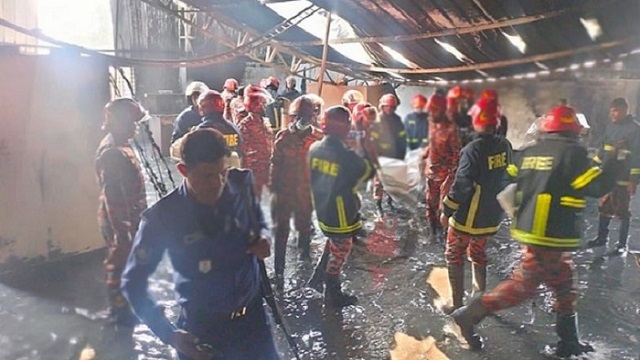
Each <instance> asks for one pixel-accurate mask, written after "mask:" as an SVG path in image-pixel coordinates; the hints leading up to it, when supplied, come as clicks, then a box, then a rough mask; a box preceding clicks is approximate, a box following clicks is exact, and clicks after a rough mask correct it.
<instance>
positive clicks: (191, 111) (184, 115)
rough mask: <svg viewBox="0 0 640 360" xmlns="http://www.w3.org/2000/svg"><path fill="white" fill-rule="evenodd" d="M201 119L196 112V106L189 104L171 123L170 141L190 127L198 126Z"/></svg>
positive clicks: (183, 133)
mask: <svg viewBox="0 0 640 360" xmlns="http://www.w3.org/2000/svg"><path fill="white" fill-rule="evenodd" d="M201 121H202V117H201V116H200V114H199V113H198V108H197V107H195V106H193V105H191V106H189V107H188V108H186V109H184V110H182V112H181V113H180V114H178V117H176V121H175V123H174V124H173V133H172V134H171V143H173V142H174V141H176V140H178V139H180V138H181V137H183V136H185V135H186V134H187V133H188V132H189V130H191V128H192V127H194V126H198V125H199V124H200V122H201Z"/></svg>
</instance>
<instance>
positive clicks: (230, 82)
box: [223, 79, 238, 91]
mask: <svg viewBox="0 0 640 360" xmlns="http://www.w3.org/2000/svg"><path fill="white" fill-rule="evenodd" d="M223 88H224V89H225V90H229V91H236V90H238V80H236V79H227V80H225V81H224V86H223Z"/></svg>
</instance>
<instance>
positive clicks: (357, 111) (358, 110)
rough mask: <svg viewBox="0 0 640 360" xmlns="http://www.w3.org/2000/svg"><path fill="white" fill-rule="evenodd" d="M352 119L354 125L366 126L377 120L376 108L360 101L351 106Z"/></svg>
mask: <svg viewBox="0 0 640 360" xmlns="http://www.w3.org/2000/svg"><path fill="white" fill-rule="evenodd" d="M352 113H353V116H352V120H353V123H354V125H356V127H362V128H365V129H366V128H368V127H369V126H370V125H371V124H373V123H375V122H377V121H378V110H376V107H375V106H373V105H371V104H370V103H368V102H360V103H358V104H356V106H355V107H354V108H353V112H352Z"/></svg>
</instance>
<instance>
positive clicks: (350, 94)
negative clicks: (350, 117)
mask: <svg viewBox="0 0 640 360" xmlns="http://www.w3.org/2000/svg"><path fill="white" fill-rule="evenodd" d="M363 101H364V95H362V93H361V92H360V91H358V90H347V91H345V92H344V94H343V95H342V106H344V107H346V108H347V109H349V111H350V112H353V108H354V107H355V106H356V104H358V103H360V102H363Z"/></svg>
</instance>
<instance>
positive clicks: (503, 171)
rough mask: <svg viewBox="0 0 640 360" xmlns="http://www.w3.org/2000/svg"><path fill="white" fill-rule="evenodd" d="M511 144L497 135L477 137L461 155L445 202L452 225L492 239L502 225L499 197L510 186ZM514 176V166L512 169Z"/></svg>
mask: <svg viewBox="0 0 640 360" xmlns="http://www.w3.org/2000/svg"><path fill="white" fill-rule="evenodd" d="M510 163H511V144H510V143H509V141H507V140H506V139H505V138H503V137H501V136H497V135H494V134H477V135H475V136H474V139H473V140H472V141H471V142H470V143H469V144H467V145H466V146H465V147H464V148H463V149H462V151H461V153H460V163H459V165H458V171H457V172H456V177H455V180H454V182H453V186H452V187H451V191H450V192H449V194H448V195H447V196H446V197H445V198H444V201H443V208H444V209H443V212H444V214H445V215H447V216H450V218H449V225H450V226H451V227H452V228H454V229H456V230H458V231H461V232H463V233H467V234H470V235H478V236H479V235H493V234H495V233H496V232H498V229H499V228H500V222H501V221H502V210H501V209H502V208H501V207H500V204H499V203H498V200H496V195H497V194H498V193H499V192H500V191H501V190H502V189H503V188H504V187H505V186H506V185H507V183H508V176H507V168H508V167H509V164H510ZM510 170H511V171H512V173H513V174H515V172H514V170H515V169H514V168H513V166H512V167H511V168H510Z"/></svg>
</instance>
